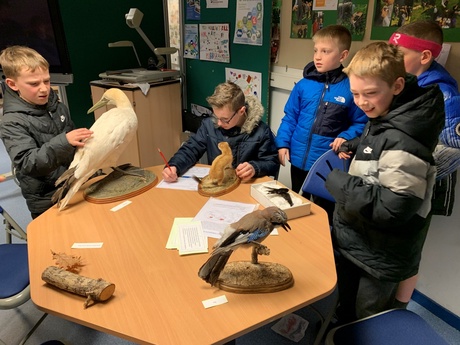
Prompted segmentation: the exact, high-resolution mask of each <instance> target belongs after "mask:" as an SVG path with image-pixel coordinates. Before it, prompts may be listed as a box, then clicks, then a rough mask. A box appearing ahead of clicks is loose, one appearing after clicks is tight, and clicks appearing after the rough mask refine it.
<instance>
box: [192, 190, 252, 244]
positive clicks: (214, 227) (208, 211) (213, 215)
mask: <svg viewBox="0 0 460 345" xmlns="http://www.w3.org/2000/svg"><path fill="white" fill-rule="evenodd" d="M258 207H259V204H246V203H241V202H234V201H227V200H219V199H216V198H209V200H208V201H207V202H206V204H205V205H204V206H203V207H202V208H201V210H200V211H199V212H198V214H197V215H196V216H195V218H193V220H194V221H201V226H202V227H203V232H204V234H205V235H206V236H208V237H212V238H220V237H221V236H222V234H223V232H224V229H225V228H226V227H227V225H229V224H231V223H234V222H236V221H238V220H240V219H241V217H243V216H244V215H246V214H248V213H250V212H252V211H254V210H256V209H257V208H258Z"/></svg>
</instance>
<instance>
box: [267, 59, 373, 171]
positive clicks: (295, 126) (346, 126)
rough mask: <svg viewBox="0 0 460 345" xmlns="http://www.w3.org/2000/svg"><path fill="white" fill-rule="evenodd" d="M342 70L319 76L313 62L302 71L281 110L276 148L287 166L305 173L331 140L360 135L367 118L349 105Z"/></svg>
mask: <svg viewBox="0 0 460 345" xmlns="http://www.w3.org/2000/svg"><path fill="white" fill-rule="evenodd" d="M342 70H343V66H340V67H339V68H337V69H335V70H332V71H329V72H326V73H320V72H318V70H317V69H316V67H315V65H314V63H313V62H310V63H309V64H308V65H307V66H305V68H304V72H303V76H304V78H303V79H301V80H300V81H299V82H298V83H297V84H296V85H295V86H294V89H293V90H292V92H291V95H290V96H289V99H288V101H287V103H286V106H285V107H284V113H285V115H284V117H283V119H282V120H281V125H280V127H279V129H278V133H277V135H276V147H277V148H278V149H281V148H287V149H289V153H290V158H291V164H292V165H294V166H295V167H297V168H300V169H302V170H305V171H308V170H310V167H311V166H312V164H313V163H314V162H315V161H316V160H317V159H318V158H319V157H320V156H321V155H322V154H323V153H325V152H326V151H328V150H329V149H330V146H329V145H330V144H331V143H332V142H333V141H334V139H335V138H337V137H340V138H343V139H345V140H350V139H353V138H355V137H358V136H360V135H361V133H362V132H363V129H364V125H365V124H366V123H367V120H368V119H367V116H366V115H365V114H364V113H363V112H362V111H361V109H359V108H358V107H357V106H356V105H355V103H354V102H353V95H352V94H351V91H350V82H349V80H348V77H347V75H346V74H345V73H343V72H342Z"/></svg>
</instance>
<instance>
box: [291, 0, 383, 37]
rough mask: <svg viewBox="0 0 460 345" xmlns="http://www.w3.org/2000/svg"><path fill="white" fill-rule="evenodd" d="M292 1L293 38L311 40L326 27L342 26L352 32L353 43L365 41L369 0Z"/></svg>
mask: <svg viewBox="0 0 460 345" xmlns="http://www.w3.org/2000/svg"><path fill="white" fill-rule="evenodd" d="M291 1H292V16H291V34H290V37H291V38H303V39H310V38H312V37H313V35H314V34H315V33H316V32H317V31H318V30H320V29H322V28H323V27H324V26H327V25H332V24H341V25H343V26H345V27H347V28H348V29H349V30H350V33H351V36H352V40H353V41H362V40H363V38H364V32H365V29H366V17H367V9H368V6H369V0H291ZM377 1H380V0H377Z"/></svg>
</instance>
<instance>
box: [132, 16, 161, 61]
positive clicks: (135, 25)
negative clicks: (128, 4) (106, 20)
mask: <svg viewBox="0 0 460 345" xmlns="http://www.w3.org/2000/svg"><path fill="white" fill-rule="evenodd" d="M143 16H144V14H143V13H142V12H141V11H140V10H138V9H137V8H130V9H129V12H128V13H127V14H125V18H126V24H127V25H128V26H129V27H130V28H132V29H136V31H137V32H138V33H139V35H140V36H141V37H142V39H143V40H144V42H145V43H147V45H148V46H149V48H150V50H152V52H153V53H154V54H155V57H156V58H157V59H158V63H157V67H158V68H163V67H164V66H165V65H166V60H165V58H164V57H163V56H161V55H157V54H156V53H155V46H154V45H153V43H152V42H151V41H150V40H149V38H148V37H147V36H146V35H145V33H144V31H142V29H141V27H140V25H141V22H142V17H143Z"/></svg>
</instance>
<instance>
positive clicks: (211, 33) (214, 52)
mask: <svg viewBox="0 0 460 345" xmlns="http://www.w3.org/2000/svg"><path fill="white" fill-rule="evenodd" d="M229 28H230V25H229V24H228V23H215V24H200V60H207V61H215V62H225V63H230V44H229Z"/></svg>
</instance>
